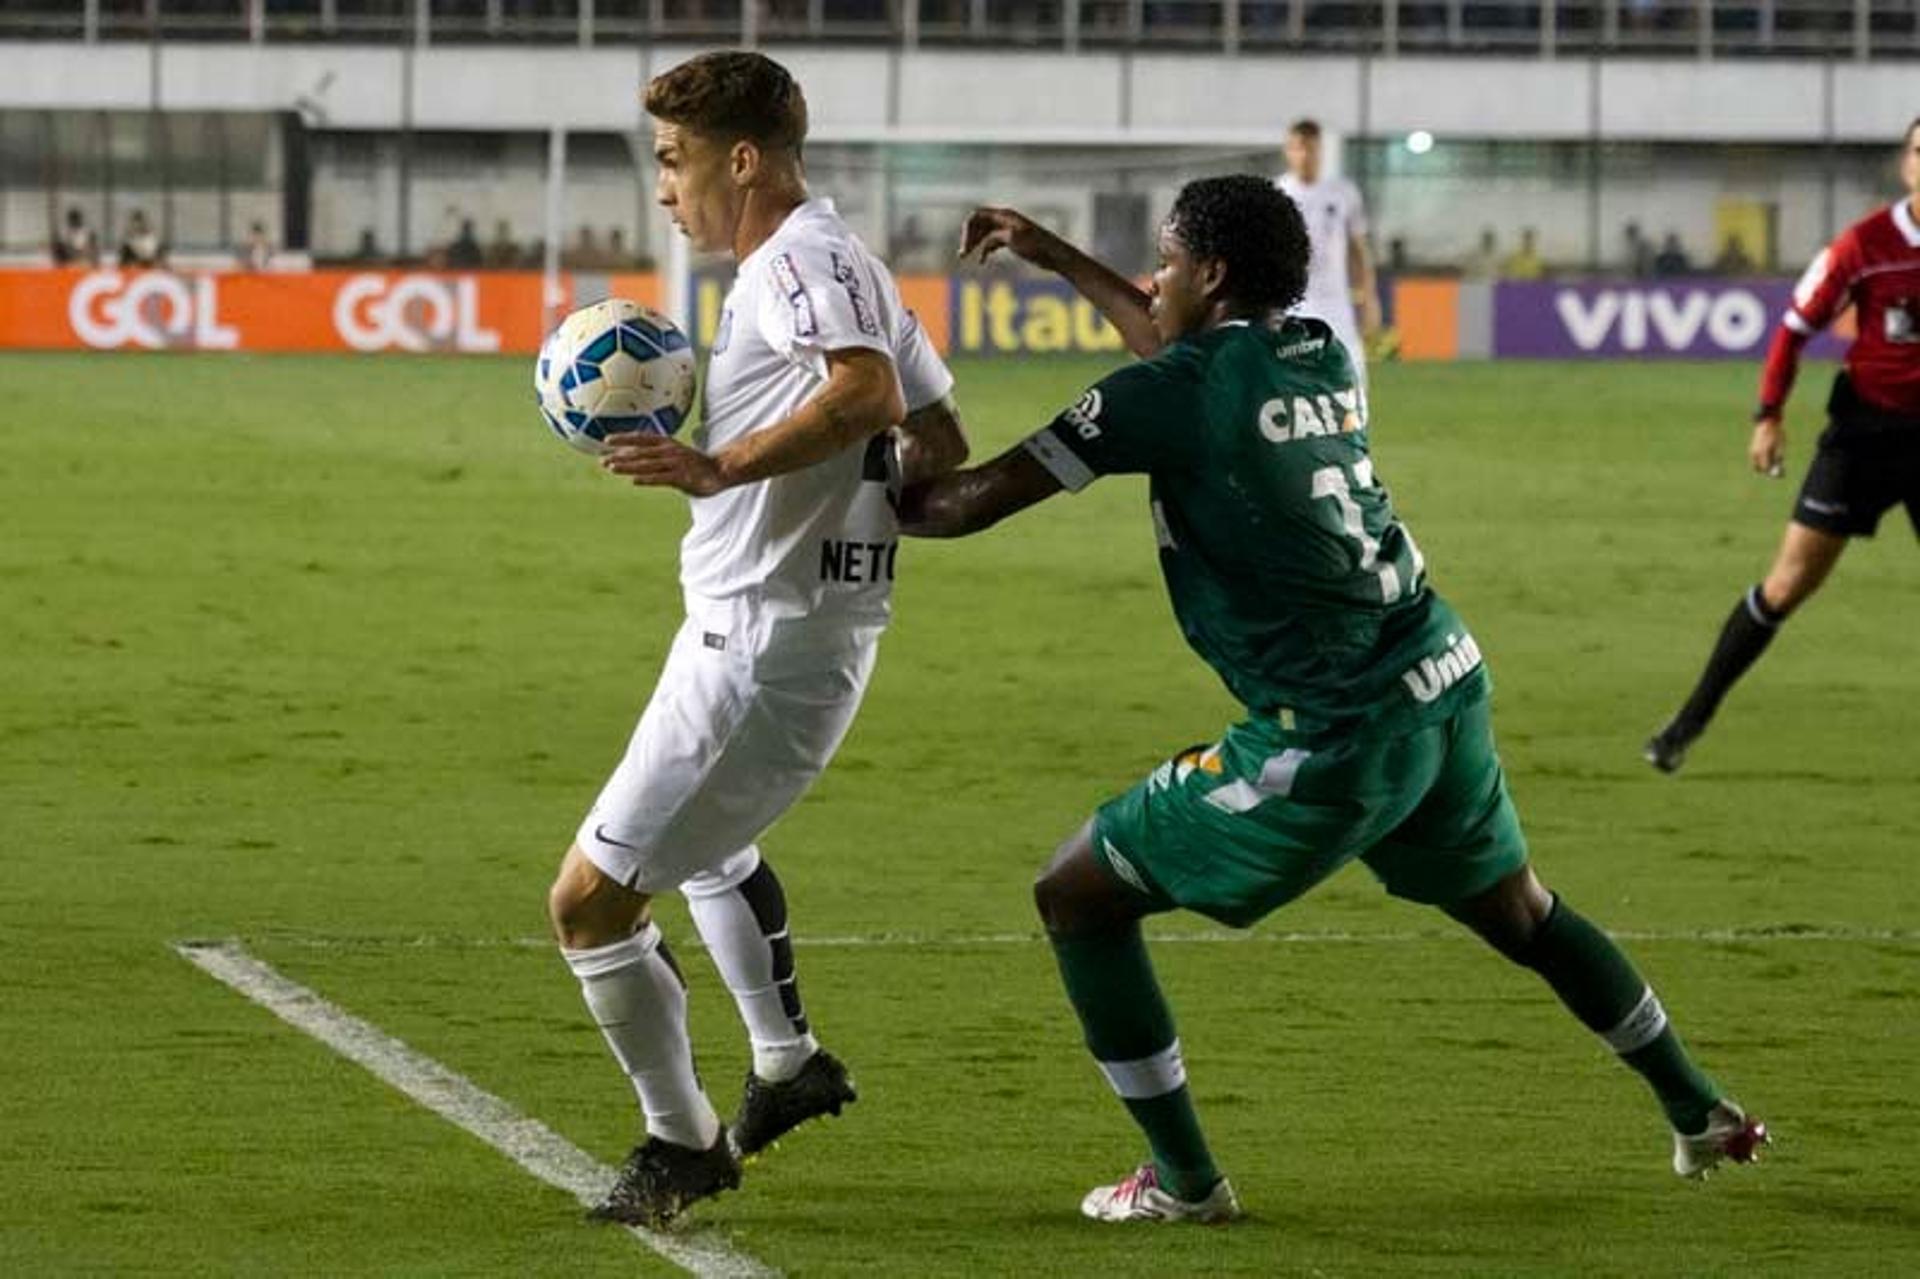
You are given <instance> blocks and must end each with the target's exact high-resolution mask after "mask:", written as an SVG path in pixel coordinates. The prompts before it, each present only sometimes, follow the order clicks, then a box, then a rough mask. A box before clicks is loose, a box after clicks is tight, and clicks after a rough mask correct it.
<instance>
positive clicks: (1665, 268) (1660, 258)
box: [1653, 231, 1693, 279]
mask: <svg viewBox="0 0 1920 1279" xmlns="http://www.w3.org/2000/svg"><path fill="white" fill-rule="evenodd" d="M1653 273H1654V274H1655V275H1657V276H1660V277H1661V278H1663V279H1671V278H1672V277H1674V276H1678V275H1691V274H1693V263H1692V262H1690V261H1688V259H1687V251H1686V249H1685V248H1684V247H1683V246H1682V245H1681V243H1680V235H1679V233H1678V232H1677V231H1669V232H1667V238H1666V239H1664V240H1662V241H1661V242H1660V252H1658V253H1656V254H1654V256H1653Z"/></svg>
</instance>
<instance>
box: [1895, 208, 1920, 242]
mask: <svg viewBox="0 0 1920 1279" xmlns="http://www.w3.org/2000/svg"><path fill="white" fill-rule="evenodd" d="M1893 224H1894V225H1895V226H1897V227H1899V228H1900V235H1901V237H1902V238H1904V239H1905V240H1906V242H1907V244H1908V245H1909V246H1910V247H1912V248H1916V249H1920V222H1916V221H1915V220H1914V216H1913V201H1912V200H1902V201H1900V203H1898V204H1896V205H1894V206H1893Z"/></svg>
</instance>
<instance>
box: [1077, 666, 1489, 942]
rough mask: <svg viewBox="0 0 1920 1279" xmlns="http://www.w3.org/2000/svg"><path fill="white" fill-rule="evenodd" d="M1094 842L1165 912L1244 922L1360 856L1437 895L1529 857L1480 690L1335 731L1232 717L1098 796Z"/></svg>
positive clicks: (1434, 900) (1465, 887) (1390, 881)
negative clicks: (1432, 708)
mask: <svg viewBox="0 0 1920 1279" xmlns="http://www.w3.org/2000/svg"><path fill="white" fill-rule="evenodd" d="M1309 743H1311V744H1309ZM1094 848H1095V850H1096V851H1097V852H1098V854H1099V855H1100V857H1101V859H1102V861H1104V862H1105V864H1106V866H1107V868H1108V869H1109V870H1111V871H1112V872H1113V873H1114V875H1115V876H1116V877H1118V878H1119V879H1121V880H1124V881H1125V882H1127V883H1128V884H1130V885H1132V886H1133V887H1134V888H1136V889H1138V890H1139V891H1141V892H1142V893H1145V894H1146V895H1147V896H1148V897H1149V898H1151V899H1153V900H1154V902H1155V903H1156V905H1158V906H1159V907H1160V908H1162V909H1171V908H1173V907H1176V906H1178V907H1183V908H1185V909H1187V910H1192V911H1197V912H1198V913H1200V914H1202V915H1206V916H1208V917H1209V918H1211V919H1217V920H1219V921H1220V922H1221V923H1223V924H1230V925H1232V926H1234V927H1236V928H1245V927H1248V926H1249V925H1251V924H1253V923H1255V922H1256V921H1258V920H1259V919H1260V918H1261V917H1263V916H1265V915H1267V914H1268V913H1270V912H1271V911H1273V910H1274V909H1276V908H1278V907H1279V906H1282V905H1284V904H1285V903H1287V902H1289V901H1292V900H1293V899H1294V898H1296V897H1298V896H1300V895H1301V894H1302V893H1304V892H1306V891H1307V890H1308V889H1309V888H1312V887H1313V886H1314V885H1315V884H1317V883H1319V882H1320V881H1321V880H1323V879H1325V878H1326V877H1327V876H1328V875H1331V874H1332V873H1333V872H1334V871H1336V870H1338V869H1340V867H1342V866H1344V865H1346V863H1347V862H1349V861H1351V860H1353V859H1354V858H1356V857H1357V858H1359V859H1360V860H1361V861H1363V862H1365V863H1366V864H1367V866H1368V868H1369V869H1370V870H1372V871H1373V873H1374V874H1375V875H1376V876H1378V877H1379V878H1380V881H1381V882H1382V883H1383V884H1385V885H1386V889H1387V891H1388V892H1390V893H1392V894H1393V895H1394V896H1396V897H1405V898H1408V899H1409V900H1412V901H1417V902H1424V903H1427V904H1430V905H1436V906H1444V905H1446V904H1448V903H1450V902H1455V901H1459V900H1461V899H1463V898H1467V897H1471V896H1473V895H1474V894H1476V893H1479V892H1481V891H1483V890H1485V889H1487V888H1490V887H1492V886H1493V885H1494V884H1495V883H1497V882H1498V881H1500V880H1501V879H1504V878H1505V877H1506V876H1508V875H1510V874H1512V873H1513V872H1514V871H1516V870H1518V869H1520V867H1522V866H1524V865H1526V861H1527V843H1526V839H1525V837H1524V836H1523V835H1522V834H1521V833H1520V819H1519V815H1518V814H1516V813H1515V812H1514V809H1513V801H1512V800H1511V799H1510V798H1509V797H1508V795H1507V786H1506V779H1505V777H1504V775H1503V774H1502V773H1501V771H1500V759H1499V756H1497V755H1496V754H1495V753H1494V749H1493V724H1492V721H1491V719H1490V718H1489V715H1488V704H1487V699H1486V698H1485V697H1484V696H1478V697H1473V698H1471V699H1470V700H1468V701H1466V702H1465V704H1464V705H1462V706H1461V707H1460V709H1458V710H1457V711H1456V712H1454V714H1453V715H1452V716H1451V717H1449V718H1445V719H1441V720H1439V721H1438V722H1436V723H1432V724H1429V725H1425V726H1421V727H1408V728H1402V729H1399V730H1390V729H1383V728H1370V729H1363V730H1359V731H1356V732H1353V733H1350V734H1347V735H1345V736H1342V737H1339V738H1336V739H1334V740H1332V741H1328V740H1325V739H1324V738H1322V739H1319V740H1312V739H1308V738H1305V737H1302V736H1299V735H1295V734H1289V733H1287V732H1285V731H1283V730H1281V729H1280V727H1279V726H1278V725H1277V724H1273V723H1269V722H1265V721H1259V720H1249V721H1247V722H1245V723H1242V724H1239V725H1236V726H1235V727H1234V728H1233V729H1232V730H1231V731H1229V732H1228V733H1227V735H1226V737H1225V738H1224V739H1223V740H1222V741H1221V742H1219V743H1218V744H1217V745H1214V746H1208V747H1196V748H1194V749H1193V750H1189V751H1185V752H1183V753H1181V754H1180V755H1178V756H1176V757H1175V758H1173V759H1171V760H1168V761H1167V762H1166V763H1164V764H1162V765H1161V766H1160V767H1159V768H1157V769H1155V770H1154V771H1153V773H1152V774H1151V775H1149V776H1148V777H1147V779H1146V780H1145V781H1143V782H1141V783H1140V784H1139V785H1137V786H1135V787H1134V788H1133V789H1132V790H1130V791H1128V792H1127V793H1126V794H1124V795H1122V796H1120V797H1119V798H1117V799H1113V800H1109V801H1108V802H1107V803H1105V804H1103V805H1101V806H1100V810H1099V812H1098V813H1096V814H1095V816H1094Z"/></svg>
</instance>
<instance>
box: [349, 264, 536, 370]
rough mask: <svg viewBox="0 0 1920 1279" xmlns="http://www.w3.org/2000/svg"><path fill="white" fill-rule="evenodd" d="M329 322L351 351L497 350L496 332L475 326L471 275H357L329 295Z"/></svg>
mask: <svg viewBox="0 0 1920 1279" xmlns="http://www.w3.org/2000/svg"><path fill="white" fill-rule="evenodd" d="M333 327H334V329H335V330H336V331H337V332H338V333H339V334H340V339H341V341H343V342H345V343H346V344H347V345H348V346H350V347H352V348H353V349H354V350H356V351H385V350H390V349H392V348H395V347H398V348H399V349H400V350H402V351H498V350H499V349H500V334H499V332H498V331H496V330H493V329H483V328H481V327H480V288H479V284H478V282H477V281H475V280H474V279H473V278H472V277H471V276H461V277H459V278H457V279H451V280H449V279H443V278H440V277H438V276H431V275H402V276H398V277H389V276H384V275H356V276H354V277H352V278H351V279H349V280H348V281H347V282H346V283H345V284H343V285H341V286H340V292H339V293H337V294H335V295H334V299H333Z"/></svg>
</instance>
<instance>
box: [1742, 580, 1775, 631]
mask: <svg viewBox="0 0 1920 1279" xmlns="http://www.w3.org/2000/svg"><path fill="white" fill-rule="evenodd" d="M1747 616H1748V617H1751V618H1752V619H1753V620H1754V621H1756V622H1758V623H1759V624H1760V625H1762V626H1764V627H1766V628H1767V629H1768V630H1770V631H1777V630H1779V629H1780V622H1779V619H1777V618H1773V617H1769V616H1767V613H1766V610H1765V609H1764V608H1763V607H1762V606H1761V603H1760V588H1759V587H1757V586H1750V587H1748V588H1747Z"/></svg>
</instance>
